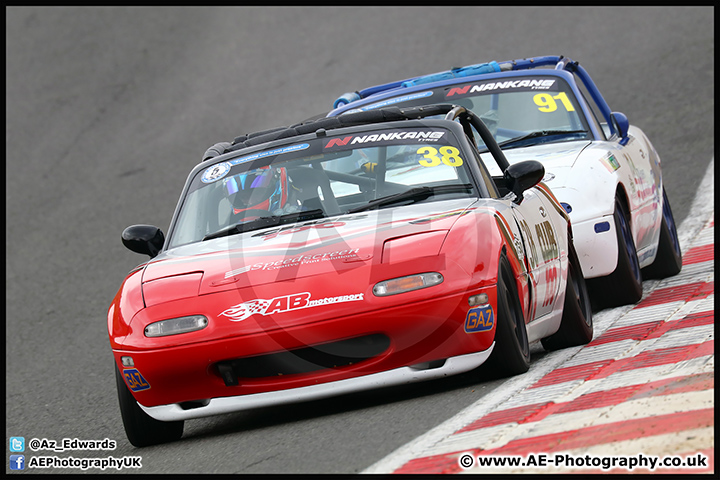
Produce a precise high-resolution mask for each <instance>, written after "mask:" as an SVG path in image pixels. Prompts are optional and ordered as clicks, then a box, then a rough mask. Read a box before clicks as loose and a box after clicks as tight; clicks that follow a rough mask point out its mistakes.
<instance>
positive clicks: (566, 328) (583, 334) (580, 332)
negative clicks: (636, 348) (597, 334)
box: [542, 239, 593, 350]
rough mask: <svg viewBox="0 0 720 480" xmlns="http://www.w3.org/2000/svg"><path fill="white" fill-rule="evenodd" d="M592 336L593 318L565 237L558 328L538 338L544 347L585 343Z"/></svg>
mask: <svg viewBox="0 0 720 480" xmlns="http://www.w3.org/2000/svg"><path fill="white" fill-rule="evenodd" d="M592 338H593V318H592V308H591V307H590V298H589V296H588V292H587V287H586V286H585V278H584V277H583V275H582V269H581V267H580V260H578V256H577V252H576V251H575V246H574V245H573V243H572V239H568V273H567V282H566V286H565V303H564V305H563V315H562V321H561V323H560V329H559V330H558V331H557V332H556V333H554V334H552V335H550V336H549V337H547V338H543V339H542V345H543V347H544V348H545V350H559V349H561V348H567V347H574V346H577V345H585V344H586V343H588V342H590V340H592Z"/></svg>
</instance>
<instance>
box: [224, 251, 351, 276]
mask: <svg viewBox="0 0 720 480" xmlns="http://www.w3.org/2000/svg"><path fill="white" fill-rule="evenodd" d="M359 252H360V249H359V248H355V249H347V250H338V251H336V252H323V253H312V254H305V255H298V256H296V257H291V258H285V259H283V260H277V261H275V262H265V263H256V264H254V265H247V266H245V267H240V268H238V269H235V270H232V271H230V272H227V273H225V278H230V277H234V276H235V275H240V274H241V273H245V272H250V271H253V270H278V269H280V268H285V267H297V266H298V265H306V264H311V263H318V262H326V261H329V260H338V259H346V258H357V257H358V253H359Z"/></svg>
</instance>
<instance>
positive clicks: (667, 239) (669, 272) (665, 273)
mask: <svg viewBox="0 0 720 480" xmlns="http://www.w3.org/2000/svg"><path fill="white" fill-rule="evenodd" d="M662 214H663V216H662V224H661V226H660V240H659V241H658V252H657V256H656V257H655V261H654V262H653V263H652V265H650V266H648V267H646V268H644V269H643V277H645V278H665V277H672V276H673V275H677V274H678V273H680V270H681V269H682V251H680V242H679V240H678V234H677V227H676V226H675V218H674V217H673V213H672V209H671V208H670V202H669V201H668V198H667V193H666V192H665V188H663V211H662Z"/></svg>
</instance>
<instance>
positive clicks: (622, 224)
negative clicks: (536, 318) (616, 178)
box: [588, 198, 643, 308]
mask: <svg viewBox="0 0 720 480" xmlns="http://www.w3.org/2000/svg"><path fill="white" fill-rule="evenodd" d="M613 219H614V221H615V231H616V233H617V242H618V262H617V266H616V267H615V271H614V272H613V273H611V274H610V275H608V276H606V277H602V278H594V279H591V280H590V281H588V286H589V287H590V291H591V294H592V295H593V297H594V301H595V303H596V305H597V306H598V307H603V308H605V307H617V306H620V305H627V304H631V303H637V302H639V301H640V299H641V298H642V294H643V285H642V273H641V271H640V262H639V261H638V257H637V251H636V250H635V241H634V240H633V238H632V232H631V230H630V223H629V222H628V220H627V219H628V214H627V212H626V211H625V208H624V207H623V205H622V203H621V202H620V200H619V199H618V198H616V199H615V212H614V214H613Z"/></svg>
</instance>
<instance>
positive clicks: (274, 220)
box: [203, 208, 325, 242]
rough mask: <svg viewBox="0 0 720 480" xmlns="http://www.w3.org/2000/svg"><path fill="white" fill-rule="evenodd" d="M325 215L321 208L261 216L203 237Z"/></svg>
mask: <svg viewBox="0 0 720 480" xmlns="http://www.w3.org/2000/svg"><path fill="white" fill-rule="evenodd" d="M324 217H325V212H323V211H322V210H321V209H319V208H318V209H316V210H308V211H305V212H296V213H288V214H287V215H280V216H272V217H260V218H257V219H255V220H251V221H249V222H245V223H238V224H236V225H233V226H231V227H228V228H223V229H222V230H219V231H217V232H215V233H208V234H207V235H205V236H204V237H203V242H204V241H205V240H212V239H213V238H220V237H227V236H228V235H235V234H238V233H244V232H250V231H252V230H260V229H261V228H266V227H276V226H278V225H287V224H288V223H297V222H304V221H306V220H315V219H317V218H324Z"/></svg>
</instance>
